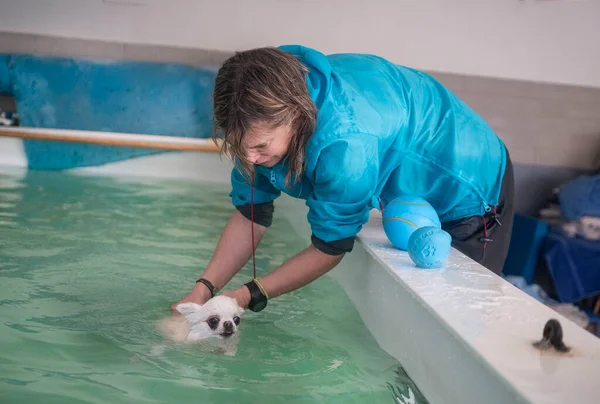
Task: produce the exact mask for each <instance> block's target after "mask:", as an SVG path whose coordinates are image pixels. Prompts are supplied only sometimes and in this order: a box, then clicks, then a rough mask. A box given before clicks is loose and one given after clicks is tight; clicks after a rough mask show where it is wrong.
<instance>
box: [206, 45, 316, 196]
mask: <svg viewBox="0 0 600 404" xmlns="http://www.w3.org/2000/svg"><path fill="white" fill-rule="evenodd" d="M307 73H308V69H307V68H306V66H305V65H303V64H302V63H301V62H300V61H299V60H298V59H296V58H295V57H294V56H293V55H292V54H291V53H289V52H285V51H282V50H280V49H277V48H272V47H266V48H258V49H252V50H248V51H244V52H237V53H236V54H235V55H234V56H232V57H230V58H229V59H227V60H226V61H225V63H223V65H222V66H221V68H220V69H219V71H218V73H217V77H216V81H215V88H214V92H213V102H214V120H215V122H214V123H215V125H214V130H213V140H214V141H215V142H216V143H217V144H219V143H220V145H221V152H222V153H223V154H225V155H226V156H227V157H229V158H231V159H234V158H235V157H237V158H238V159H239V161H240V163H241V165H242V168H243V171H244V172H245V174H246V175H247V176H248V177H249V178H253V177H254V165H253V164H252V163H249V162H248V161H246V158H245V156H246V150H245V149H244V146H243V142H242V140H243V138H244V135H245V134H246V132H247V131H248V130H249V129H250V128H252V127H254V126H257V125H266V126H267V127H268V128H278V127H281V126H283V125H289V126H290V128H291V130H292V137H291V139H290V143H289V146H288V151H287V154H286V156H284V158H285V159H286V160H287V161H288V172H287V174H286V185H288V186H289V184H290V179H291V176H292V175H293V176H294V177H295V181H298V180H299V179H300V178H301V176H302V172H303V171H304V157H305V155H304V153H305V147H306V143H307V142H308V139H309V138H310V136H311V135H312V134H313V132H314V130H315V125H316V119H317V118H316V117H317V108H316V106H315V104H314V102H313V101H312V99H311V98H310V95H309V93H308V88H307V86H306V75H307ZM219 141H222V142H219Z"/></svg>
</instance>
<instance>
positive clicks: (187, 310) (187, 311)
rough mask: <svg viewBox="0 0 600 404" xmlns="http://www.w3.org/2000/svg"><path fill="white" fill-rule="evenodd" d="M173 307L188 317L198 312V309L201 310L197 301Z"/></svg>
mask: <svg viewBox="0 0 600 404" xmlns="http://www.w3.org/2000/svg"><path fill="white" fill-rule="evenodd" d="M175 309H176V310H177V311H178V312H180V313H181V314H183V315H184V316H185V317H189V316H190V315H192V314H194V313H196V312H198V311H199V310H202V306H201V305H199V304H197V303H192V302H188V303H181V304H178V305H177V307H175Z"/></svg>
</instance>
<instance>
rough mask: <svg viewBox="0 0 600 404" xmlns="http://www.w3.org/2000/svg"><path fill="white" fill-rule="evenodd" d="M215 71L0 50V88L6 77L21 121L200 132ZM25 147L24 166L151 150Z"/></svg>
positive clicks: (208, 126) (204, 134) (86, 162)
mask: <svg viewBox="0 0 600 404" xmlns="http://www.w3.org/2000/svg"><path fill="white" fill-rule="evenodd" d="M7 60H8V62H7ZM2 61H4V64H3V63H2ZM3 65H4V66H5V67H4V68H3V67H2V66H3ZM6 66H7V67H6ZM215 75H216V72H215V71H213V70H209V69H203V68H198V67H192V66H187V65H179V64H168V63H150V62H135V61H122V60H119V61H115V60H90V59H73V58H57V57H41V56H32V55H8V56H4V57H1V56H0V89H1V88H4V87H7V84H6V83H7V80H6V76H8V77H9V79H8V81H9V83H8V87H9V91H8V92H10V93H12V94H13V95H14V97H15V102H16V105H17V111H18V112H19V118H20V124H21V126H27V127H44V128H59V129H79V130H92V131H106V132H124V133H140V134H159V135H167V136H168V135H172V136H182V137H195V138H208V137H210V136H211V135H212V90H213V85H214V79H215ZM5 90H6V89H5ZM25 151H26V154H27V158H28V160H29V167H30V168H32V169H66V168H73V167H80V166H92V165H101V164H105V163H109V162H113V161H118V160H123V159H128V158H131V157H135V156H141V155H147V154H151V153H158V151H156V150H147V149H136V148H123V147H109V146H97V145H88V144H72V143H67V144H65V143H55V142H46V141H29V140H28V141H25Z"/></svg>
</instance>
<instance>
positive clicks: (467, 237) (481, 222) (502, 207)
mask: <svg viewBox="0 0 600 404" xmlns="http://www.w3.org/2000/svg"><path fill="white" fill-rule="evenodd" d="M514 186H515V185H514V177H513V166H512V161H511V160H510V156H509V155H508V152H507V157H506V170H505V172H504V178H503V179H502V189H501V190H500V200H499V204H498V206H497V207H496V212H495V213H494V211H493V210H492V211H491V212H489V213H487V214H486V215H484V216H472V217H468V218H465V219H460V220H456V221H452V222H447V223H443V224H442V229H444V230H445V231H447V232H448V233H450V235H451V236H452V245H453V246H454V248H456V249H457V250H458V251H460V252H462V253H463V254H465V255H466V256H468V257H470V258H472V259H473V260H475V261H477V262H479V263H480V264H481V265H483V266H484V267H486V268H488V269H489V270H491V271H492V272H494V273H496V274H498V275H500V274H501V273H502V268H503V267H504V261H505V260H506V256H507V254H508V247H509V245H510V237H511V233H512V227H513V218H514ZM496 219H497V220H496ZM498 222H500V223H501V224H502V225H500V223H498Z"/></svg>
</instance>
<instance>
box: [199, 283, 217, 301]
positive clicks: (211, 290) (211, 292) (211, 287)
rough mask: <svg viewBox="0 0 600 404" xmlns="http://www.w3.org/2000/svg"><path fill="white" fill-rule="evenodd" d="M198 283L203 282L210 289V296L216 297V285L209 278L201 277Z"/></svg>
mask: <svg viewBox="0 0 600 404" xmlns="http://www.w3.org/2000/svg"><path fill="white" fill-rule="evenodd" d="M196 283H203V284H204V285H205V286H206V287H207V288H208V290H209V291H210V297H211V298H213V297H215V287H214V285H213V284H212V283H211V282H210V281H209V280H208V279H204V278H200V279H198V280H197V281H196Z"/></svg>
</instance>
